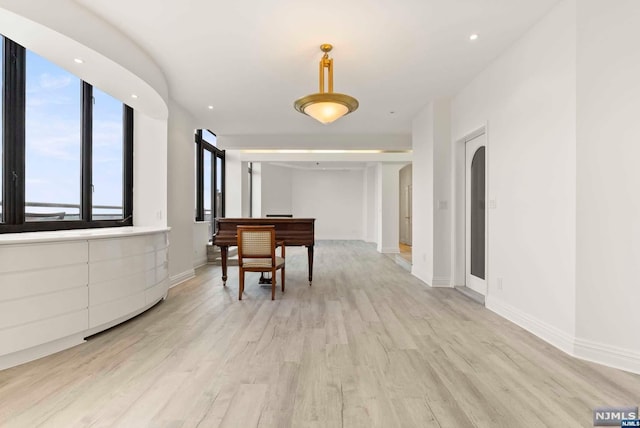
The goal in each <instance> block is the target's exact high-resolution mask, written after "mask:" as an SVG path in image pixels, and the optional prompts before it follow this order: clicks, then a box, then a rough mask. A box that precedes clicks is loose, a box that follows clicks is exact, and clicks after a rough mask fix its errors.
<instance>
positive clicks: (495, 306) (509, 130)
mask: <svg viewBox="0 0 640 428" xmlns="http://www.w3.org/2000/svg"><path fill="white" fill-rule="evenodd" d="M575 44H576V20H575V0H569V1H564V2H562V3H560V4H559V5H558V6H557V7H556V8H554V9H553V10H552V11H551V12H550V13H549V14H548V15H547V16H546V17H545V18H543V20H542V21H541V22H539V23H538V24H537V25H536V26H534V27H533V28H532V29H531V30H530V31H529V32H528V33H527V34H525V35H524V37H522V39H520V40H519V41H518V42H517V43H516V44H515V45H514V46H512V47H511V48H510V49H509V50H508V51H506V52H505V53H504V54H503V55H501V56H500V57H499V58H498V59H497V60H496V61H495V62H494V63H492V64H491V65H490V66H489V67H488V68H487V69H486V70H485V71H484V72H482V73H481V74H480V75H478V76H477V77H476V79H475V80H473V82H472V83H471V84H470V85H469V86H468V87H466V88H465V89H464V90H463V91H462V92H461V93H460V94H459V95H458V96H456V97H455V98H454V100H453V104H452V114H453V116H452V117H453V121H452V139H453V140H454V141H455V140H458V139H459V138H462V137H463V136H464V135H465V134H467V133H469V132H471V131H473V130H475V129H478V128H479V127H481V126H483V125H484V124H485V123H487V124H488V138H487V153H488V169H487V171H488V195H489V200H495V201H496V204H497V209H493V210H488V211H487V215H488V272H487V275H488V296H487V307H489V308H490V309H492V310H494V311H496V312H498V313H501V314H502V315H504V316H505V317H507V318H510V319H512V320H514V321H516V322H518V323H520V324H524V325H526V327H527V328H529V329H530V330H532V331H534V332H535V333H536V334H538V335H539V336H542V337H544V338H546V339H547V340H549V341H551V342H552V343H554V344H556V345H557V346H559V347H561V348H563V349H567V350H570V348H571V344H570V342H571V339H570V338H571V337H572V336H573V334H574V331H575V271H574V266H575V263H574V262H575V251H576V250H575V240H576V236H575V174H576V166H575V153H576V147H575V117H576V106H575V87H576V58H575ZM435 162H438V160H437V159H436V161H435ZM498 278H502V279H503V289H502V290H499V289H498V288H497V287H496V280H497V279H498Z"/></svg>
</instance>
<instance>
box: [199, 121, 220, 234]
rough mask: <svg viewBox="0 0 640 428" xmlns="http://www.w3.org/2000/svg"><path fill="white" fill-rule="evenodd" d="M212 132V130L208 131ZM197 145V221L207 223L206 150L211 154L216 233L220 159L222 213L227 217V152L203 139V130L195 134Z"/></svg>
mask: <svg viewBox="0 0 640 428" xmlns="http://www.w3.org/2000/svg"><path fill="white" fill-rule="evenodd" d="M207 131H209V132H211V130H207ZM211 134H213V135H214V136H215V135H216V134H215V133H214V132H211ZM195 143H196V221H205V220H206V219H205V212H204V211H205V210H204V152H205V150H207V151H209V152H211V164H212V165H211V205H212V207H211V209H212V212H211V222H212V230H213V232H214V233H215V232H216V230H215V218H216V217H215V215H214V214H215V213H216V212H218V202H217V199H216V197H215V192H216V188H217V177H218V174H217V173H218V162H217V160H218V159H221V161H222V162H221V163H220V165H221V171H220V181H221V183H220V189H221V193H222V194H221V197H220V204H221V205H222V206H221V207H220V212H221V213H222V217H224V216H225V193H226V192H225V151H224V150H220V149H219V148H217V147H216V146H214V145H213V144H211V143H210V142H208V141H206V140H205V139H204V138H203V137H202V129H198V130H196V134H195Z"/></svg>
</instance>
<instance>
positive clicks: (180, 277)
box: [169, 269, 196, 288]
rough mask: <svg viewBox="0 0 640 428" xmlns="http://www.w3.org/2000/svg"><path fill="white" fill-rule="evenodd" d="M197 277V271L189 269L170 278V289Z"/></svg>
mask: <svg viewBox="0 0 640 428" xmlns="http://www.w3.org/2000/svg"><path fill="white" fill-rule="evenodd" d="M195 276H196V271H195V269H188V270H185V271H184V272H181V273H179V274H177V275H173V276H171V277H169V288H173V287H175V286H176V285H178V284H181V283H183V282H185V281H188V280H190V279H191V278H195Z"/></svg>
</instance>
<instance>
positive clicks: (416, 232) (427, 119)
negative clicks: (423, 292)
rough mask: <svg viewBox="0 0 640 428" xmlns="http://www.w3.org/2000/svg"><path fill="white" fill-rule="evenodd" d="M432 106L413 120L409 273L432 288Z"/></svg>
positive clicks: (428, 106) (431, 104)
mask: <svg viewBox="0 0 640 428" xmlns="http://www.w3.org/2000/svg"><path fill="white" fill-rule="evenodd" d="M433 145H434V115H433V103H429V104H428V105H427V106H426V107H425V108H424V109H423V110H422V111H421V112H420V113H419V114H418V115H417V116H416V117H415V118H414V120H413V214H412V216H413V238H412V241H413V246H412V249H411V250H412V257H413V259H412V263H413V266H412V268H411V273H412V274H413V275H415V276H416V277H418V278H420V279H421V280H422V281H424V282H425V283H427V284H429V285H432V284H433V238H434V237H433V180H434V178H433V174H434V172H433V163H434V159H433Z"/></svg>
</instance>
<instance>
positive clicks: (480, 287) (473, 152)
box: [464, 134, 489, 296]
mask: <svg viewBox="0 0 640 428" xmlns="http://www.w3.org/2000/svg"><path fill="white" fill-rule="evenodd" d="M470 145H471V146H470ZM481 149H483V151H484V165H483V168H484V189H483V190H484V201H485V208H484V240H483V241H484V242H483V244H484V257H483V262H484V267H483V273H484V278H480V277H478V276H475V275H473V274H472V273H471V257H472V254H471V251H472V249H471V240H472V237H471V230H470V227H471V224H472V222H473V220H472V218H471V216H472V212H471V210H472V208H471V205H470V204H469V200H470V198H471V197H472V193H471V188H472V185H473V183H472V177H471V168H472V166H473V161H474V160H475V158H476V156H477V155H478V152H479V151H480V150H481ZM486 154H487V144H486V135H485V134H480V135H478V136H476V137H474V138H473V139H471V140H468V141H467V142H466V143H465V208H464V215H465V273H466V274H465V283H466V286H467V288H470V289H472V290H473V291H475V292H477V293H480V294H482V295H483V296H486V295H487V288H488V287H487V257H486V256H487V247H488V245H487V211H488V208H489V207H488V203H487V199H488V197H487V196H488V195H487V194H488V192H487V169H486V168H487V157H486Z"/></svg>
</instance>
